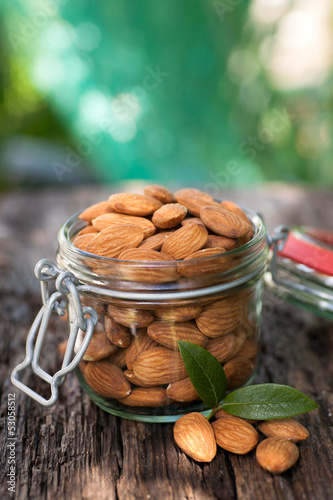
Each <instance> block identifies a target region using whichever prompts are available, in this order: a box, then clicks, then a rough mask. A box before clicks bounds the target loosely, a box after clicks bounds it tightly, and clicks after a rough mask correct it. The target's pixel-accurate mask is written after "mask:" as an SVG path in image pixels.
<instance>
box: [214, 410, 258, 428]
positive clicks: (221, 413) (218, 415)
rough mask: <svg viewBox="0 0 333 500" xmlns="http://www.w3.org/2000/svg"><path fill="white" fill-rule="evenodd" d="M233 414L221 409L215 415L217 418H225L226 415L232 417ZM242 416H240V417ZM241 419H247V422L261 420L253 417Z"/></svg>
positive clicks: (252, 422) (253, 422)
mask: <svg viewBox="0 0 333 500" xmlns="http://www.w3.org/2000/svg"><path fill="white" fill-rule="evenodd" d="M230 416H232V415H230V413H227V412H226V411H224V410H222V409H221V410H219V411H217V412H216V413H215V415H214V417H215V418H224V417H230ZM238 418H240V417H238ZM241 420H245V422H247V423H248V424H255V423H257V422H259V420H254V419H253V418H241Z"/></svg>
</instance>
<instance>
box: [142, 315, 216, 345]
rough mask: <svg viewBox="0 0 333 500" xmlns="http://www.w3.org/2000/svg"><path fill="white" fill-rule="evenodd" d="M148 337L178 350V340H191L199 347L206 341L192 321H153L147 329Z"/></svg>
mask: <svg viewBox="0 0 333 500" xmlns="http://www.w3.org/2000/svg"><path fill="white" fill-rule="evenodd" d="M147 333H148V335H149V337H151V338H152V339H154V340H156V342H158V343H159V344H162V345H164V346H165V347H168V348H169V349H174V350H176V351H179V347H178V344H177V342H178V340H185V341H187V342H192V343H193V344H197V345H199V346H201V347H204V346H205V345H206V343H207V340H208V339H207V337H205V335H203V334H202V333H201V332H200V330H199V329H198V328H197V327H196V326H195V324H194V323H190V322H187V323H168V322H165V321H154V322H153V323H152V324H151V325H150V326H149V327H148V330H147Z"/></svg>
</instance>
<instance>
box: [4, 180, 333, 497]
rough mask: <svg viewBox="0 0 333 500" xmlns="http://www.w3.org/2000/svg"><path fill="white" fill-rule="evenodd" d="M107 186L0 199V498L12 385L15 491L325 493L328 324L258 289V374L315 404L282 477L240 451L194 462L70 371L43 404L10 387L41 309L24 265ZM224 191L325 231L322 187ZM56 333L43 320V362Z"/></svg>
mask: <svg viewBox="0 0 333 500" xmlns="http://www.w3.org/2000/svg"><path fill="white" fill-rule="evenodd" d="M122 189H123V188H122ZM122 189H118V188H114V189H113V190H112V191H119V190H122ZM110 192H111V190H108V189H100V188H95V189H92V190H91V189H88V188H77V189H73V190H68V189H60V190H58V191H41V192H38V193H11V194H8V195H6V196H4V197H3V198H2V200H1V201H0V216H1V218H0V220H1V222H0V244H1V246H0V315H1V318H2V321H1V323H0V362H1V364H0V380H1V394H0V407H1V416H2V417H1V418H2V426H1V435H0V446H1V450H2V453H1V457H0V465H1V467H0V475H1V486H0V488H1V489H0V491H1V498H14V497H13V496H11V497H9V494H8V491H7V484H6V481H7V476H6V474H7V473H8V464H7V462H6V460H7V455H8V450H6V445H7V443H8V441H7V439H6V433H5V432H4V429H5V425H6V414H7V397H8V393H12V392H15V394H16V417H17V442H16V465H17V478H16V495H15V498H18V499H40V498H45V499H50V500H51V499H52V500H54V499H64V498H71V499H74V500H75V499H81V498H85V499H88V500H90V499H103V500H104V499H120V500H125V499H126V500H127V499H132V498H133V499H141V498H142V499H147V498H149V499H151V500H155V499H159V500H160V499H161V498H163V500H164V499H166V500H168V499H177V500H178V499H194V500H197V499H200V500H201V499H214V498H217V499H221V500H232V499H239V500H252V499H256V500H261V499H262V500H267V499H269V500H282V499H283V500H301V499H302V500H303V499H311V500H313V499H317V498H318V499H319V498H320V500H322V499H323V500H325V499H329V498H331V497H332V491H333V475H332V469H333V467H332V465H333V446H332V445H333V442H332V441H333V437H332V402H333V390H332V388H333V366H332V362H331V360H332V354H333V335H332V333H333V327H332V323H330V322H329V321H326V320H323V319H320V318H317V317H315V316H313V315H311V314H309V313H307V312H305V311H301V310H300V309H297V308H296V307H293V306H291V305H288V304H286V303H285V302H283V301H282V300H280V299H276V298H273V297H272V296H271V295H269V294H268V293H267V294H266V295H265V301H264V324H263V336H262V337H263V342H262V356H261V360H260V366H259V370H258V374H257V378H256V382H270V381H274V382H277V383H285V384H289V385H293V386H295V387H297V388H298V389H300V390H302V391H304V392H305V393H306V394H308V395H309V396H310V397H312V398H313V399H315V400H316V401H317V402H318V403H319V404H320V408H319V409H318V410H316V411H313V412H311V413H309V414H306V415H303V416H300V417H299V421H300V422H302V423H303V424H304V425H306V427H307V428H308V429H309V431H310V438H309V440H308V441H307V442H305V443H302V444H301V445H300V460H299V462H298V463H297V465H295V466H294V467H293V468H292V469H291V470H290V471H288V472H286V473H285V474H283V475H281V476H272V475H271V474H269V473H268V472H265V471H263V470H262V469H261V468H260V467H259V466H258V464H257V463H256V461H255V457H254V453H250V454H249V455H247V456H244V457H242V456H236V455H233V454H229V453H226V452H223V451H222V450H221V449H220V450H219V451H218V454H217V457H216V458H215V459H214V461H213V462H212V463H211V464H198V463H197V462H195V461H193V460H192V459H189V458H188V457H186V456H185V455H184V454H183V453H182V452H181V451H180V450H179V449H178V447H177V446H176V445H175V443H174V441H173V437H172V425H171V424H145V423H137V422H131V421H126V420H121V419H119V418H116V417H114V416H112V415H109V414H107V413H105V412H103V411H102V410H100V409H98V408H97V407H96V406H95V405H93V404H92V403H91V402H90V400H89V398H88V397H87V395H86V394H84V393H83V392H82V391H81V389H80V387H79V384H78V381H77V379H76V377H75V375H70V376H69V377H68V380H67V382H66V384H65V385H64V386H63V387H62V388H61V393H60V398H59V402H58V403H57V404H56V406H54V407H53V408H50V409H45V408H42V407H40V406H39V405H38V404H37V403H35V402H33V401H31V400H30V399H29V398H27V397H25V396H24V395H23V394H22V393H21V392H20V391H18V390H16V389H14V388H13V387H12V386H11V384H10V381H9V374H10V371H11V370H12V368H13V367H14V366H15V365H16V364H17V363H18V362H19V361H21V360H22V359H23V356H24V343H25V338H26V335H27V331H28V329H29V326H30V324H31V322H32V320H33V318H34V315H35V314H36V313H37V311H38V309H39V307H40V298H39V286H38V283H37V280H35V278H34V276H33V267H34V264H35V263H36V262H37V261H38V260H39V259H40V258H45V257H46V258H51V259H54V254H55V251H56V246H57V243H56V233H57V230H58V228H59V227H60V225H61V224H62V222H63V221H64V220H65V219H66V218H67V217H69V216H70V215H71V214H72V213H74V212H76V211H77V210H79V209H80V208H84V207H85V206H87V205H89V204H91V203H93V202H96V201H99V200H101V199H105V198H106V197H107V196H108V194H109V193H110ZM223 198H224V199H228V198H229V199H233V200H235V201H242V202H243V204H244V205H247V206H249V207H250V208H253V209H257V210H259V211H261V212H264V214H265V218H266V220H267V221H269V224H268V226H269V227H270V229H272V227H273V226H274V225H277V224H278V223H281V222H283V223H291V222H294V223H308V224H312V225H320V226H322V227H330V228H331V229H332V219H331V216H330V214H332V213H333V199H332V196H331V193H328V192H323V191H322V192H316V191H305V190H303V189H300V188H291V187H283V188H281V186H269V187H267V188H265V189H263V188H261V189H260V190H259V189H257V190H253V191H249V190H243V191H242V190H240V191H237V192H235V193H230V192H228V193H224V196H223ZM65 336H66V327H65V325H64V323H63V322H61V321H59V320H58V319H57V318H55V319H54V320H52V323H51V335H50V336H49V342H50V347H49V349H48V350H47V353H46V354H47V355H46V360H45V361H46V362H47V364H48V366H49V367H50V368H51V369H52V370H54V369H56V366H57V365H58V363H59V359H58V356H57V353H56V345H57V343H58V342H59V341H60V340H62V339H63V338H65ZM26 380H29V381H30V382H31V383H33V384H34V387H36V389H37V390H42V383H41V382H38V381H33V377H32V376H30V375H29V376H27V377H26ZM43 390H45V388H44V389H43ZM45 394H46V392H45Z"/></svg>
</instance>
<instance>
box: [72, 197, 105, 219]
mask: <svg viewBox="0 0 333 500" xmlns="http://www.w3.org/2000/svg"><path fill="white" fill-rule="evenodd" d="M112 212H113V210H112V208H111V207H110V205H109V202H108V201H107V200H106V201H100V202H99V203H95V204H94V205H91V206H90V207H88V208H86V209H85V210H83V212H81V213H80V215H79V219H82V220H86V221H88V222H91V221H92V220H93V219H96V217H98V216H99V215H102V214H109V213H112Z"/></svg>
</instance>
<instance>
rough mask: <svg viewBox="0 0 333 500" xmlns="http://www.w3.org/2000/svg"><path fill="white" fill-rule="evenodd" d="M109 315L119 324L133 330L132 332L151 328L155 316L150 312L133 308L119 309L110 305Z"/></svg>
mask: <svg viewBox="0 0 333 500" xmlns="http://www.w3.org/2000/svg"><path fill="white" fill-rule="evenodd" d="M108 314H109V316H111V317H112V318H113V319H114V320H116V321H117V323H120V324H121V325H123V326H127V327H128V328H131V330H132V329H134V330H135V329H136V328H142V327H145V326H149V325H150V323H152V322H153V321H154V316H153V314H152V313H151V312H150V311H146V310H144V309H135V308H133V307H118V306H113V305H112V304H110V305H108Z"/></svg>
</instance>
